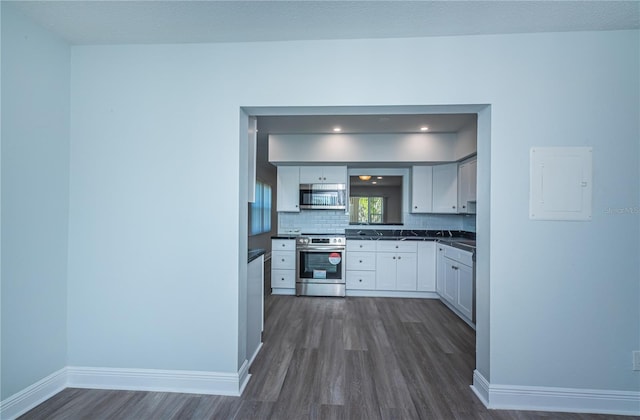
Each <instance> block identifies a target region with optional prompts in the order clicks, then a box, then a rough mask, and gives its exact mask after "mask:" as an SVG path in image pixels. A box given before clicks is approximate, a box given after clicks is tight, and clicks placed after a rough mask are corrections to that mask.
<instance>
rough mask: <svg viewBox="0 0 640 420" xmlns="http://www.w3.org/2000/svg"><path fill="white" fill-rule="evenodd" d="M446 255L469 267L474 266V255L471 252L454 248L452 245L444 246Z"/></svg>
mask: <svg viewBox="0 0 640 420" xmlns="http://www.w3.org/2000/svg"><path fill="white" fill-rule="evenodd" d="M443 248H444V255H445V256H446V257H447V258H451V259H452V260H454V261H457V262H459V263H460V264H464V265H467V266H469V267H472V266H473V257H472V254H471V252H467V251H463V250H461V249H458V248H454V247H452V246H444V247H443Z"/></svg>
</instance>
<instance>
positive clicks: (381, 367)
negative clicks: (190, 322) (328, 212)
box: [21, 296, 628, 420]
mask: <svg viewBox="0 0 640 420" xmlns="http://www.w3.org/2000/svg"><path fill="white" fill-rule="evenodd" d="M474 365H475V332H474V331H473V330H472V329H471V328H469V326H467V325H466V324H465V323H464V322H462V321H461V320H460V319H458V318H457V317H456V316H455V315H454V314H452V313H451V312H450V311H449V310H448V309H447V308H446V307H445V306H444V305H443V304H442V303H441V302H440V301H438V300H431V299H390V298H345V299H342V298H306V297H305V298H302V297H299V298H296V297H291V296H269V297H268V298H267V300H266V317H265V332H264V347H263V348H262V350H261V352H260V354H259V355H258V357H257V358H256V360H255V362H254V364H253V366H252V368H251V373H252V375H253V376H252V377H251V380H250V382H249V385H248V386H247V388H246V390H245V392H244V394H243V395H242V397H224V396H208V395H193V394H174V393H162V392H134V391H106V390H85V389H72V388H69V389H66V390H64V391H62V392H60V393H59V394H57V395H55V396H54V397H52V398H51V399H49V400H48V401H45V402H44V403H43V404H41V405H39V406H38V407H36V408H34V409H33V410H31V411H30V412H28V413H26V414H25V415H24V416H22V417H21V419H23V420H32V419H349V420H351V419H366V420H374V419H519V420H521V419H540V418H545V419H611V418H615V416H602V415H587V414H571V413H548V412H523V411H501V410H487V409H486V408H485V407H484V406H483V405H482V403H481V402H480V401H479V400H478V399H477V398H476V396H475V395H474V394H473V392H472V391H471V389H470V388H469V385H470V384H471V382H472V374H473V369H474ZM620 418H621V419H627V418H628V417H620Z"/></svg>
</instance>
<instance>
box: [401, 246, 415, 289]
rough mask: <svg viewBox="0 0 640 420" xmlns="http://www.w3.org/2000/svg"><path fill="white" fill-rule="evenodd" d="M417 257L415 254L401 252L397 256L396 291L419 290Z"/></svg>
mask: <svg viewBox="0 0 640 420" xmlns="http://www.w3.org/2000/svg"><path fill="white" fill-rule="evenodd" d="M417 270H418V266H417V257H416V254H415V253H409V252H399V253H398V254H397V255H396V290H414V291H415V290H416V289H417V285H416V284H417Z"/></svg>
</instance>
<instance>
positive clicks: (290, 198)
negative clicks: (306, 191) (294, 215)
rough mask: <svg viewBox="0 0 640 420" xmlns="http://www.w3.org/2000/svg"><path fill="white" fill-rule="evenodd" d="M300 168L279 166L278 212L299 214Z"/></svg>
mask: <svg viewBox="0 0 640 420" xmlns="http://www.w3.org/2000/svg"><path fill="white" fill-rule="evenodd" d="M299 169H300V168H299V167H298V166H278V179H277V187H276V188H277V198H278V206H277V210H278V211H286V212H299V211H300V207H299V203H300V170H299Z"/></svg>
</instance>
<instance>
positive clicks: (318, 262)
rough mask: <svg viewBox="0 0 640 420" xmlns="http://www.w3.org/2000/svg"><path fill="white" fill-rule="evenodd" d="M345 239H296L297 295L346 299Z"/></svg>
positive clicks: (320, 237)
mask: <svg viewBox="0 0 640 420" xmlns="http://www.w3.org/2000/svg"><path fill="white" fill-rule="evenodd" d="M345 244H346V240H345V237H344V236H342V235H335V234H333V235H319V234H303V235H302V236H299V237H298V238H297V239H296V254H297V255H296V262H297V264H296V295H297V296H342V297H344V296H345V262H344V257H345Z"/></svg>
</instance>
